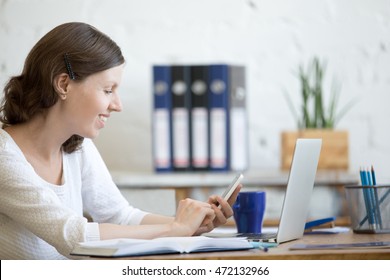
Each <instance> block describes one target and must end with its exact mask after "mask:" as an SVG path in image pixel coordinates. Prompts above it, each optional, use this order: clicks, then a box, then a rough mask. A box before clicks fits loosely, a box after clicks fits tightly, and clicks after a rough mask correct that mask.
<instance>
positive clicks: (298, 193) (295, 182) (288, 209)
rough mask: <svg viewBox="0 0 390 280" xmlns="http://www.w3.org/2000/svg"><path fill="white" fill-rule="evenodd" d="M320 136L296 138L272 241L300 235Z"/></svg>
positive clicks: (319, 144) (308, 200) (286, 239)
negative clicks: (274, 236)
mask: <svg viewBox="0 0 390 280" xmlns="http://www.w3.org/2000/svg"><path fill="white" fill-rule="evenodd" d="M321 145H322V139H297V141H296V143H295V150H294V155H293V159H292V162H291V167H290V174H289V178H288V183H287V188H286V194H285V196H284V201H283V207H282V213H281V215H280V222H279V227H278V232H277V236H276V242H278V243H283V242H286V241H290V240H294V239H298V238H301V237H302V236H303V233H304V230H305V223H306V219H307V215H308V212H309V206H310V198H311V194H312V191H313V186H314V181H315V177H316V172H317V166H318V160H319V158H320V152H321Z"/></svg>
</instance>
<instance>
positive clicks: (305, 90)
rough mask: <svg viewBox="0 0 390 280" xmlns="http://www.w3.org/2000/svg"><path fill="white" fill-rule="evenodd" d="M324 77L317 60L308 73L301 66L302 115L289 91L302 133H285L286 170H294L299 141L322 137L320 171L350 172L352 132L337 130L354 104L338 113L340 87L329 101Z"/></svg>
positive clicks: (283, 143)
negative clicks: (292, 161) (337, 170)
mask: <svg viewBox="0 0 390 280" xmlns="http://www.w3.org/2000/svg"><path fill="white" fill-rule="evenodd" d="M324 76H325V64H324V63H321V62H320V60H319V59H318V58H317V57H314V58H313V59H311V61H310V63H309V65H308V68H307V70H305V68H304V67H303V66H302V65H300V66H299V72H298V77H299V81H300V84H301V97H302V106H301V112H300V114H299V113H298V112H297V110H296V108H295V107H294V105H293V102H292V101H291V98H290V96H289V95H288V94H287V93H286V92H285V96H286V100H287V102H288V105H289V107H290V109H291V111H292V113H293V115H294V117H295V119H296V120H297V126H298V130H297V131H285V132H282V169H288V168H289V167H290V164H291V160H292V154H293V151H294V146H295V140H296V139H297V138H322V140H323V143H322V152H321V157H320V161H319V164H318V168H319V169H348V167H349V155H348V131H345V130H336V129H335V126H336V124H337V122H338V121H339V120H340V119H341V118H342V117H343V116H344V115H345V113H346V112H347V111H348V110H349V109H350V107H351V106H352V105H353V104H352V103H353V102H349V103H348V104H347V105H345V106H344V107H343V108H341V109H340V110H337V109H338V108H337V106H338V101H339V96H340V92H341V90H340V89H341V87H340V85H339V84H333V85H332V88H331V93H330V97H329V101H328V102H325V98H324V90H323V79H324ZM326 105H327V106H326Z"/></svg>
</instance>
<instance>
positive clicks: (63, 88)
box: [54, 73, 69, 100]
mask: <svg viewBox="0 0 390 280" xmlns="http://www.w3.org/2000/svg"><path fill="white" fill-rule="evenodd" d="M68 86H69V76H68V75H67V74H65V73H62V74H59V75H57V76H56V77H55V78H54V89H55V91H56V92H57V93H58V95H59V96H60V98H61V99H62V100H65V99H66V95H67V94H68Z"/></svg>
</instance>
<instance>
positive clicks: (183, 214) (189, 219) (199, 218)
mask: <svg viewBox="0 0 390 280" xmlns="http://www.w3.org/2000/svg"><path fill="white" fill-rule="evenodd" d="M215 215H216V214H215V211H214V209H213V208H212V207H211V204H209V203H206V202H201V201H196V200H192V199H188V198H187V199H184V200H181V201H180V202H179V206H178V208H177V213H176V217H175V221H176V222H177V223H178V225H179V227H181V228H182V229H184V230H185V231H186V232H187V234H188V235H193V234H194V233H195V232H197V231H198V229H199V228H200V227H206V228H210V225H209V224H210V223H211V224H212V221H213V220H214V219H215Z"/></svg>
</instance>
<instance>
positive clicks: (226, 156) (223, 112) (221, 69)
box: [209, 64, 230, 171]
mask: <svg viewBox="0 0 390 280" xmlns="http://www.w3.org/2000/svg"><path fill="white" fill-rule="evenodd" d="M229 107H230V106H229V66H228V65H226V64H213V65H210V66H209V108H210V134H209V135H210V170H213V171H228V170H229V168H230V166H229V162H230V153H229V147H230V141H229V135H230V128H229V126H230V125H229Z"/></svg>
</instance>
